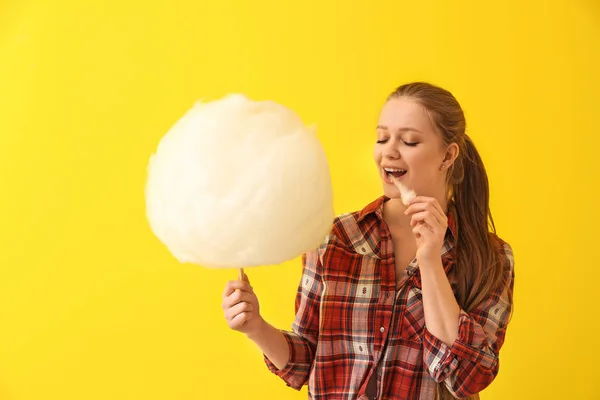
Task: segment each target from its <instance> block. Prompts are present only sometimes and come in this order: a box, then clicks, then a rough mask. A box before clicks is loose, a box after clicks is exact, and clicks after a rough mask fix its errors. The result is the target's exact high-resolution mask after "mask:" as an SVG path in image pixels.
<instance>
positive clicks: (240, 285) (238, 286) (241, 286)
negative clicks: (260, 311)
mask: <svg viewBox="0 0 600 400" xmlns="http://www.w3.org/2000/svg"><path fill="white" fill-rule="evenodd" d="M236 290H241V291H244V292H252V291H253V290H254V289H253V288H252V286H250V284H249V283H248V282H244V281H240V280H237V281H229V282H227V284H226V285H225V290H223V298H225V297H227V296H229V295H231V294H232V293H233V292H235V291H236Z"/></svg>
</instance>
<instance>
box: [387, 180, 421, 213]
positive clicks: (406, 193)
mask: <svg viewBox="0 0 600 400" xmlns="http://www.w3.org/2000/svg"><path fill="white" fill-rule="evenodd" d="M392 181H393V182H394V184H395V185H396V187H397V188H398V190H399V191H400V200H402V203H403V204H404V205H405V206H408V204H409V203H410V201H411V200H412V199H414V198H415V197H417V193H416V192H415V191H414V190H412V189H409V188H408V187H407V186H406V185H405V184H403V183H402V182H400V181H399V180H398V179H396V178H394V177H393V176H392Z"/></svg>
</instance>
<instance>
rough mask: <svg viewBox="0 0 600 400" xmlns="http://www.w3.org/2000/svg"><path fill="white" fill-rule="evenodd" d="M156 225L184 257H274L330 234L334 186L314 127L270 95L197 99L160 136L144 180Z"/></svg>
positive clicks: (242, 263) (252, 261) (249, 262)
mask: <svg viewBox="0 0 600 400" xmlns="http://www.w3.org/2000/svg"><path fill="white" fill-rule="evenodd" d="M145 194H146V213H147V217H148V220H149V223H150V227H151V229H152V231H153V232H154V234H155V235H156V236H157V237H158V238H159V239H160V241H161V242H162V243H163V244H165V245H166V246H167V248H168V249H169V251H170V252H171V254H173V256H174V257H175V258H177V259H178V260H179V261H180V262H183V263H185V262H189V263H193V264H197V265H201V266H204V267H210V268H243V267H251V266H258V265H274V264H279V263H282V262H284V261H287V260H291V259H293V258H295V257H298V256H300V255H301V254H303V253H305V252H307V251H309V250H311V249H314V248H316V247H318V246H319V245H320V244H321V243H322V242H323V240H324V239H325V237H326V236H327V235H328V234H329V232H330V230H331V227H332V224H333V219H334V209H333V193H332V187H331V179H330V173H329V165H328V162H327V158H326V155H325V152H324V149H323V148H322V146H321V143H320V142H319V140H318V138H317V137H316V134H315V131H314V129H312V128H309V127H307V126H305V125H304V124H303V122H302V120H301V119H300V118H299V116H298V115H297V114H295V113H294V112H293V111H292V110H290V109H288V108H286V107H284V106H282V105H280V104H278V103H276V102H274V101H262V102H258V101H253V100H250V99H248V98H247V97H246V96H244V95H241V94H232V95H228V96H226V97H224V98H222V99H219V100H214V101H211V102H197V103H196V104H195V105H194V106H193V107H192V108H191V109H190V110H189V111H188V112H187V113H185V115H184V116H183V117H182V118H181V119H180V120H179V121H178V122H177V123H176V124H175V125H174V126H173V127H172V128H171V129H170V130H169V131H168V132H167V134H166V135H165V136H164V137H163V138H162V139H161V140H160V143H159V144H158V147H157V150H156V152H155V154H153V155H152V156H151V158H150V162H149V165H148V178H147V182H146V189H145Z"/></svg>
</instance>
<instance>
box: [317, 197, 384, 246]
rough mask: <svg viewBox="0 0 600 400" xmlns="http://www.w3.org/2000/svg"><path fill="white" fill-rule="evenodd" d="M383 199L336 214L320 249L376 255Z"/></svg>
mask: <svg viewBox="0 0 600 400" xmlns="http://www.w3.org/2000/svg"><path fill="white" fill-rule="evenodd" d="M383 201H384V198H382V197H380V198H378V199H376V200H375V201H373V202H371V203H369V204H368V205H367V206H365V207H364V208H362V209H361V210H355V211H352V212H347V213H343V214H339V215H337V216H336V217H335V219H334V221H333V226H332V228H331V232H330V234H329V235H328V236H327V238H326V240H325V242H324V243H323V245H324V246H325V247H323V246H321V250H322V251H325V250H332V249H333V248H341V249H343V250H345V251H347V252H351V253H358V254H360V255H363V256H370V257H378V254H379V241H380V222H381V221H380V216H381V209H382V205H383Z"/></svg>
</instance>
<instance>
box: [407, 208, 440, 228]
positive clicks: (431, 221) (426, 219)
mask: <svg viewBox="0 0 600 400" xmlns="http://www.w3.org/2000/svg"><path fill="white" fill-rule="evenodd" d="M419 222H423V223H425V224H427V225H429V226H430V227H431V228H436V227H439V228H442V227H443V224H442V223H440V221H439V220H438V219H437V218H436V216H435V215H434V214H433V213H432V212H430V211H421V212H418V213H416V214H413V216H412V217H411V220H410V224H411V226H415V225H416V224H417V223H419Z"/></svg>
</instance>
